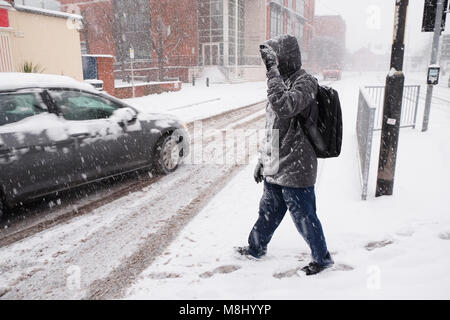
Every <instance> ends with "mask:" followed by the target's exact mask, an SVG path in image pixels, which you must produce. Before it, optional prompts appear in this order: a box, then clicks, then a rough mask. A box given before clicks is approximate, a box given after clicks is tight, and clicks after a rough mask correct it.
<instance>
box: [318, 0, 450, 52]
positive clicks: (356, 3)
mask: <svg viewBox="0 0 450 320" xmlns="http://www.w3.org/2000/svg"><path fill="white" fill-rule="evenodd" d="M394 4H395V1H394V0H316V15H327V14H332V15H336V14H339V15H341V16H342V17H343V18H344V20H345V21H346V24H347V49H348V50H349V51H350V52H354V51H356V50H358V49H360V48H361V47H367V46H368V45H370V46H371V48H372V49H375V50H380V51H385V52H390V50H391V46H392V36H393V25H394V20H393V19H394ZM423 9H424V0H410V1H409V6H408V19H407V34H406V40H405V46H406V54H411V55H415V54H418V53H419V52H421V49H422V48H423V47H425V46H426V45H427V44H428V43H430V42H429V41H430V39H431V38H432V33H422V32H421V28H422V17H423ZM448 24H449V22H447V29H446V33H449V32H450V28H449V27H448ZM380 53H381V52H380Z"/></svg>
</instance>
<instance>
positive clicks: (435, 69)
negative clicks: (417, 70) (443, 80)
mask: <svg viewBox="0 0 450 320" xmlns="http://www.w3.org/2000/svg"><path fill="white" fill-rule="evenodd" d="M440 72H441V68H440V67H439V66H429V67H428V79H427V83H428V84H432V85H437V84H438V83H439V74H440Z"/></svg>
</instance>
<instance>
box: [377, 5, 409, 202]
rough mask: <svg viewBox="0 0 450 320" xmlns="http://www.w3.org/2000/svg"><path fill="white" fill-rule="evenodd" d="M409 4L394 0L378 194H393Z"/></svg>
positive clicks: (378, 195)
mask: <svg viewBox="0 0 450 320" xmlns="http://www.w3.org/2000/svg"><path fill="white" fill-rule="evenodd" d="M408 3H409V0H396V3H395V16H394V39H393V44H392V54H391V71H390V72H389V74H388V76H387V77H386V90H385V95H384V107H383V126H382V131H381V146H380V159H379V163H378V177H377V188H376V196H377V197H380V196H385V195H392V194H393V189H394V177H395V166H396V161H397V148H398V140H399V134H400V120H401V112H402V100H403V87H404V83H405V76H404V74H403V60H404V54H405V44H404V40H405V30H406V15H407V11H408Z"/></svg>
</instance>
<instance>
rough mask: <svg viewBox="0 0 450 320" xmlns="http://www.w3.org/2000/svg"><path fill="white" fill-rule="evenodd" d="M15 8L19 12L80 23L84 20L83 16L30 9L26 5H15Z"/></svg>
mask: <svg viewBox="0 0 450 320" xmlns="http://www.w3.org/2000/svg"><path fill="white" fill-rule="evenodd" d="M14 8H15V9H16V10H17V11H23V12H29V13H36V14H42V15H45V16H51V17H57V18H64V19H74V20H80V21H81V20H83V17H82V16H80V15H78V14H72V13H67V12H61V11H55V10H48V9H41V8H36V7H29V6H24V5H21V4H15V5H14Z"/></svg>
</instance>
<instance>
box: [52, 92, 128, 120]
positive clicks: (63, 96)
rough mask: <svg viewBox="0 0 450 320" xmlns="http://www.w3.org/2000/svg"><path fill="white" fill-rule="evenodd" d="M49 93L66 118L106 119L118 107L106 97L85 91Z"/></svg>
mask: <svg viewBox="0 0 450 320" xmlns="http://www.w3.org/2000/svg"><path fill="white" fill-rule="evenodd" d="M50 94H51V96H52V98H53V99H54V100H55V102H56V105H57V107H58V108H59V110H60V111H61V113H62V115H63V117H64V119H66V120H72V121H83V120H96V119H107V118H109V117H111V116H112V115H113V113H114V111H116V110H117V109H119V108H120V106H119V105H117V104H115V103H114V102H112V101H110V100H108V99H105V98H102V97H99V96H96V95H93V94H89V93H86V92H80V91H71V90H51V91H50Z"/></svg>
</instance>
